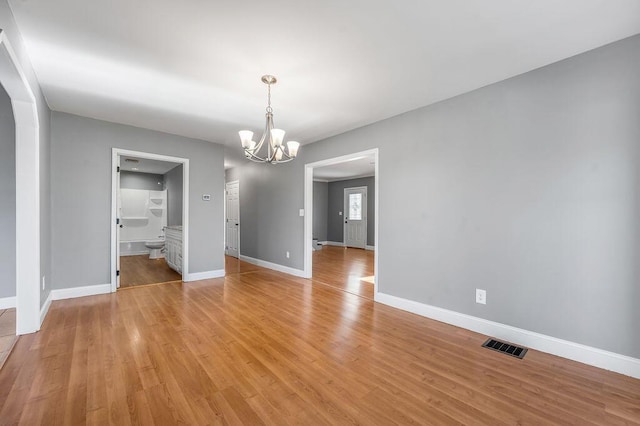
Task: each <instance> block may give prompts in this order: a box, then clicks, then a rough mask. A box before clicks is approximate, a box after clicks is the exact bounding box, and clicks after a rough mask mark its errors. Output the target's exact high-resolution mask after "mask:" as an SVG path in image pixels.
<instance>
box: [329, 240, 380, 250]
mask: <svg viewBox="0 0 640 426" xmlns="http://www.w3.org/2000/svg"><path fill="white" fill-rule="evenodd" d="M320 244H322V245H323V246H336V247H344V243H341V242H338V241H320ZM364 249H365V250H371V251H375V249H376V246H370V245H368V244H367V245H366V246H364Z"/></svg>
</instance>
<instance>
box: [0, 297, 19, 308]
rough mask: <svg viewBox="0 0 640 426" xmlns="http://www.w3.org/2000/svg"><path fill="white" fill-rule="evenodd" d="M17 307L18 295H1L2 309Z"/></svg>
mask: <svg viewBox="0 0 640 426" xmlns="http://www.w3.org/2000/svg"><path fill="white" fill-rule="evenodd" d="M15 307H16V297H15V296H11V297H0V309H11V308H15Z"/></svg>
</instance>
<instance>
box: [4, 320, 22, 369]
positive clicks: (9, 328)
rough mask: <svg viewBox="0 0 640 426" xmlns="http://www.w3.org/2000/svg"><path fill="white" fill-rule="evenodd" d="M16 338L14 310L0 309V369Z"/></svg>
mask: <svg viewBox="0 0 640 426" xmlns="http://www.w3.org/2000/svg"><path fill="white" fill-rule="evenodd" d="M16 340H18V338H17V337H16V310H15V308H12V309H0V368H2V365H3V364H4V362H5V360H6V359H7V357H8V356H9V354H10V353H11V349H12V348H13V345H14V344H15V343H16Z"/></svg>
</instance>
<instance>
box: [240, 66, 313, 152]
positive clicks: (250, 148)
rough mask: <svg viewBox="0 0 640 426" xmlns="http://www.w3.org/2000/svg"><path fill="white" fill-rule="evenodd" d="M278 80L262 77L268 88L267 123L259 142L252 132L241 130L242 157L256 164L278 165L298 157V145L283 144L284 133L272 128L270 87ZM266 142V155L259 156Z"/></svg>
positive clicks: (292, 142)
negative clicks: (254, 138)
mask: <svg viewBox="0 0 640 426" xmlns="http://www.w3.org/2000/svg"><path fill="white" fill-rule="evenodd" d="M277 81H278V80H276V78H275V77H274V76H272V75H263V76H262V82H263V83H264V84H266V85H267V86H268V104H267V114H266V115H265V116H266V118H267V122H266V124H265V127H264V133H263V134H262V137H261V138H260V142H255V141H254V140H253V132H252V131H250V130H241V131H239V132H238V133H239V134H240V142H242V148H243V149H244V156H245V157H247V158H248V159H249V160H251V161H255V162H256V163H270V164H279V163H286V162H288V161H291V160H293V159H294V158H296V156H297V155H298V148H300V143H298V142H295V141H289V142H287V143H286V148H285V145H284V144H283V139H284V133H285V131H284V130H282V129H274V128H273V108H271V85H272V84H276V82H277ZM265 141H267V150H266V155H265V154H262V156H261V154H260V150H261V149H262V146H263V145H264V143H265Z"/></svg>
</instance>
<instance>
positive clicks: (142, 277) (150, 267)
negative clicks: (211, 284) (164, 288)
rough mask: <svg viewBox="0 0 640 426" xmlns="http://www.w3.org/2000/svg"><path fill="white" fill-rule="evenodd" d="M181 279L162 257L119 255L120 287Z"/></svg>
mask: <svg viewBox="0 0 640 426" xmlns="http://www.w3.org/2000/svg"><path fill="white" fill-rule="evenodd" d="M181 280H182V275H180V274H179V273H177V272H176V271H174V270H173V269H171V268H170V267H169V265H167V262H166V261H165V260H164V259H149V255H148V254H143V255H137V256H121V257H120V288H126V287H136V286H140V285H148V284H158V283H166V282H172V281H181Z"/></svg>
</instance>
